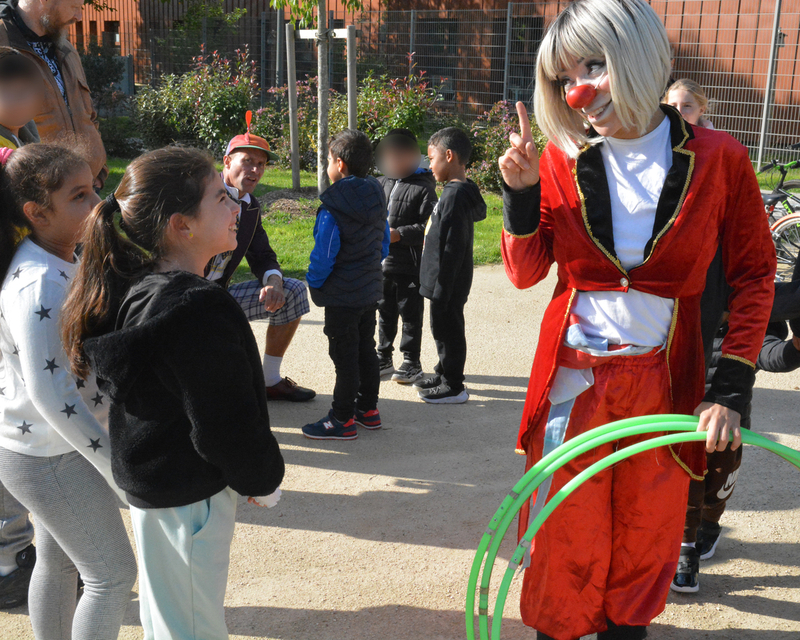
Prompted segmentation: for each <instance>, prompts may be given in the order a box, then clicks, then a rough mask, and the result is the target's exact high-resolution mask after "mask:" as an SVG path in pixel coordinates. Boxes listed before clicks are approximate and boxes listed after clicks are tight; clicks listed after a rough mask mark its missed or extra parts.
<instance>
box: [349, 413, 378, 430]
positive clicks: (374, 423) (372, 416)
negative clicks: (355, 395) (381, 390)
mask: <svg viewBox="0 0 800 640" xmlns="http://www.w3.org/2000/svg"><path fill="white" fill-rule="evenodd" d="M353 421H354V422H355V423H356V424H357V425H359V426H361V427H364V428H365V429H380V428H381V412H380V411H378V410H377V409H370V410H369V411H361V410H360V409H356V415H355V416H354V417H353Z"/></svg>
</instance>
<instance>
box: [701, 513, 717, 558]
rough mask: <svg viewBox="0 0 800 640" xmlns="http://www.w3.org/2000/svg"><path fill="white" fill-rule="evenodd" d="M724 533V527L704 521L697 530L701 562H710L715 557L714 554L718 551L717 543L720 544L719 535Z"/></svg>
mask: <svg viewBox="0 0 800 640" xmlns="http://www.w3.org/2000/svg"><path fill="white" fill-rule="evenodd" d="M721 532H722V527H721V526H720V525H719V524H718V523H716V522H706V521H705V520H703V521H702V522H701V523H700V528H699V529H698V530H697V543H696V544H695V547H696V548H697V554H698V555H699V556H700V559H701V560H709V559H710V558H713V557H714V552H715V551H716V550H717V543H719V534H720V533H721Z"/></svg>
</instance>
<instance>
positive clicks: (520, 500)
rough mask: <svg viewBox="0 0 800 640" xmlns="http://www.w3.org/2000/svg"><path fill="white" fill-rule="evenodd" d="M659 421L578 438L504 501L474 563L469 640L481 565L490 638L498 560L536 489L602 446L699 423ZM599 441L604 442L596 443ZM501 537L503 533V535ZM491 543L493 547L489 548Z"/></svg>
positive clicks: (674, 418)
mask: <svg viewBox="0 0 800 640" xmlns="http://www.w3.org/2000/svg"><path fill="white" fill-rule="evenodd" d="M658 418H659V419H658V420H657V421H654V417H653V416H641V417H637V418H628V419H625V420H619V421H617V422H611V423H609V424H606V425H603V426H601V427H597V428H596V429H592V430H590V431H587V432H585V433H582V434H580V435H578V436H575V437H574V438H572V439H571V440H568V441H567V442H565V443H564V444H562V445H561V446H560V447H558V448H557V449H555V450H554V451H552V452H551V453H550V454H549V455H547V456H545V457H544V458H542V460H540V461H539V462H537V463H536V464H535V465H534V466H533V467H531V468H530V469H529V470H528V472H527V473H526V474H525V475H524V476H523V477H522V478H521V479H520V480H519V481H518V482H517V483H516V484H515V485H514V487H513V488H512V492H511V493H510V494H509V495H507V496H506V497H505V498H504V499H503V502H502V504H501V505H500V508H499V509H498V510H497V512H496V513H495V514H494V516H493V517H492V519H491V521H490V522H489V526H488V528H487V530H486V532H485V533H484V534H483V537H482V538H481V541H480V544H479V545H478V549H477V552H476V554H475V558H474V560H473V563H472V568H471V571H470V576H469V583H468V586H467V600H466V612H467V615H466V632H467V638H468V640H474V639H475V597H476V592H477V589H478V576H479V574H480V572H481V571H480V570H481V566H484V573H483V576H482V578H483V579H482V580H481V588H480V596H479V598H478V600H479V607H480V609H479V610H480V611H481V612H486V613H484V614H483V615H480V616H479V625H480V626H482V627H484V630H483V632H484V633H485V635H486V636H488V626H487V625H488V619H487V616H486V614H488V604H489V602H488V598H489V582H490V580H491V574H492V568H493V566H494V560H495V558H496V555H497V552H498V550H499V547H500V544H501V543H502V540H503V537H504V536H505V534H506V531H507V530H508V527H509V526H510V525H511V523H512V522H513V520H514V517H515V516H516V514H517V512H518V511H519V510H520V509H521V508H522V506H523V505H524V504H525V502H527V500H528V499H529V498H530V496H531V495H532V494H533V492H534V491H535V490H536V488H537V487H538V486H539V485H540V484H541V483H542V482H543V481H544V480H545V479H546V478H547V477H549V476H550V475H552V474H553V473H554V472H555V471H556V470H557V469H559V468H560V467H561V466H563V464H565V463H567V462H569V461H570V460H572V459H574V458H576V457H577V456H579V455H581V454H582V453H585V452H586V451H589V450H591V449H594V448H595V447H597V446H599V445H601V444H605V443H607V442H611V441H614V440H618V439H621V438H626V437H629V436H633V435H641V434H643V433H652V432H657V431H669V430H686V431H694V430H695V429H696V428H697V422H698V420H697V418H696V417H693V416H687V415H660V416H658ZM596 438H600V439H599V440H598V441H597V442H594V441H595V439H596ZM589 443H591V444H589ZM497 534H499V536H498V535H497ZM490 544H491V548H489V547H490ZM487 549H489V551H488V553H489V556H488V557H487V558H486V562H485V564H484V562H483V561H484V558H485V556H486V553H487ZM484 633H482V634H481V637H483V635H484Z"/></svg>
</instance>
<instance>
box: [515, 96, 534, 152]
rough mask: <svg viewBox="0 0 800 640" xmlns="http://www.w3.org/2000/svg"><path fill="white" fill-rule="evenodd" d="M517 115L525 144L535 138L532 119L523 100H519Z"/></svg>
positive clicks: (520, 132)
mask: <svg viewBox="0 0 800 640" xmlns="http://www.w3.org/2000/svg"><path fill="white" fill-rule="evenodd" d="M516 106H517V115H518V116H519V134H520V135H521V136H522V141H523V144H524V143H526V142H530V141H532V140H533V135H532V134H531V121H530V119H529V118H528V110H527V109H526V108H525V103H524V102H522V101H519V102H517V105H516Z"/></svg>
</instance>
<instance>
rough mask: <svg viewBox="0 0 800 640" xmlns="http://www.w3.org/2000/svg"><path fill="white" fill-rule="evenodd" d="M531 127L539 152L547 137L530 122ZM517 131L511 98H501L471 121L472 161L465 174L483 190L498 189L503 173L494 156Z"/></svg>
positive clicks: (515, 115)
mask: <svg viewBox="0 0 800 640" xmlns="http://www.w3.org/2000/svg"><path fill="white" fill-rule="evenodd" d="M531 131H532V133H533V140H534V142H535V143H536V147H537V148H538V149H539V152H540V153H541V151H542V149H544V146H545V144H547V138H546V137H545V136H544V134H543V133H542V132H541V131H540V130H539V127H538V126H536V123H535V122H533V121H532V122H531ZM513 132H519V118H518V117H517V112H516V110H515V109H514V105H513V103H511V102H508V101H505V100H501V101H500V102H498V103H497V104H495V105H494V106H493V107H492V108H491V109H490V110H489V111H487V112H485V113H484V114H483V115H482V116H479V117H478V118H477V119H476V120H475V122H473V123H472V127H471V128H470V133H471V134H472V144H473V148H472V161H471V164H470V167H469V169H468V170H467V176H468V177H469V178H470V179H471V180H473V181H474V182H475V184H477V185H478V186H479V187H480V188H481V189H483V190H485V191H494V192H500V191H502V188H503V177H502V176H501V174H500V167H499V166H498V164H497V159H498V158H499V157H500V156H502V155H503V154H504V153H505V151H506V149H508V147H509V144H510V143H509V141H508V137H509V136H510V135H511V134H512V133H513Z"/></svg>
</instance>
